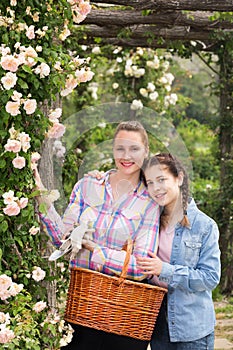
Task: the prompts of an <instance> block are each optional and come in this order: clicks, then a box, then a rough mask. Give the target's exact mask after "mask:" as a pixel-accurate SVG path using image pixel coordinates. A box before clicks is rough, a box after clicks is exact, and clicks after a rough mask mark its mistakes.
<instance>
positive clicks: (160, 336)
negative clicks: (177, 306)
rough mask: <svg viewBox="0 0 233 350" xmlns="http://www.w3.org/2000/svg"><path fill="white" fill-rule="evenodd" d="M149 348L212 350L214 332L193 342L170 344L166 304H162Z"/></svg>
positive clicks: (155, 349) (159, 349) (160, 349)
mask: <svg viewBox="0 0 233 350" xmlns="http://www.w3.org/2000/svg"><path fill="white" fill-rule="evenodd" d="M184 331H185V330H184ZM150 346H151V350H214V332H212V333H210V334H209V335H207V336H206V337H204V338H201V339H197V340H194V341H189V342H170V337H169V331H168V323H167V316H166V303H163V304H162V307H161V309H160V312H159V315H158V318H157V322H156V325H155V329H154V332H153V334H152V338H151V342H150Z"/></svg>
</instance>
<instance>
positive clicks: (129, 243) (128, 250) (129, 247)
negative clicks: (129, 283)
mask: <svg viewBox="0 0 233 350" xmlns="http://www.w3.org/2000/svg"><path fill="white" fill-rule="evenodd" d="M132 250H133V241H132V239H131V238H129V239H128V241H127V247H126V256H125V261H124V264H123V267H122V271H121V274H120V279H119V284H121V283H122V282H124V280H125V279H126V276H127V272H128V266H129V260H130V256H131V253H132Z"/></svg>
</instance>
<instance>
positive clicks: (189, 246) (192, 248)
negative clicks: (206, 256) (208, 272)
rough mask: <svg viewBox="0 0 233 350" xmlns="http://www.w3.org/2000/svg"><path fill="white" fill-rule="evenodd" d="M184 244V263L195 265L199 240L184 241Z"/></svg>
mask: <svg viewBox="0 0 233 350" xmlns="http://www.w3.org/2000/svg"><path fill="white" fill-rule="evenodd" d="M184 244H185V264H187V265H188V266H189V267H195V266H196V265H197V262H198V259H199V254H200V249H201V242H195V241H184Z"/></svg>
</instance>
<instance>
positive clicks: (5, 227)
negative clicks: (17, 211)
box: [1, 220, 8, 232]
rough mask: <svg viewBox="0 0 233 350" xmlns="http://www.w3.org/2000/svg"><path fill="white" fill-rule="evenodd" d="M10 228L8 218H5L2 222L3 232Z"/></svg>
mask: <svg viewBox="0 0 233 350" xmlns="http://www.w3.org/2000/svg"><path fill="white" fill-rule="evenodd" d="M7 229H8V222H7V221H6V220H4V221H3V222H2V223H1V231H2V232H6V231H7Z"/></svg>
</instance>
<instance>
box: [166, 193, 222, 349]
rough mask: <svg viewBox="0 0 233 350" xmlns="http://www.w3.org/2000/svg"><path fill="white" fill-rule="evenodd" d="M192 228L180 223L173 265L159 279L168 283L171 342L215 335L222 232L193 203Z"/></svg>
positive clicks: (189, 215) (190, 210)
mask: <svg viewBox="0 0 233 350" xmlns="http://www.w3.org/2000/svg"><path fill="white" fill-rule="evenodd" d="M188 219H189V222H190V227H189V228H188V227H182V226H181V225H180V224H178V225H177V226H176V228H175V235H174V239H173V245H172V253H171V259H170V263H166V262H164V263H163V267H162V272H161V274H160V276H159V280H160V281H163V282H166V283H168V294H167V298H168V302H167V305H168V306H167V308H168V309H167V312H168V326H169V334H170V340H171V341H172V342H179V341H181V342H187V341H193V340H197V339H200V338H202V337H205V336H207V335H208V334H210V333H211V332H213V330H214V327H215V312H214V305H213V301H212V290H213V289H214V288H215V287H216V286H217V285H218V283H219V280H220V270H221V267H220V250H219V245H218V239H219V231H218V227H217V224H216V223H215V222H214V220H213V219H211V218H210V217H208V216H207V215H206V214H204V213H203V212H201V211H200V210H199V209H198V208H197V206H196V204H195V202H194V200H193V199H192V200H191V202H190V204H189V205H188Z"/></svg>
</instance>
